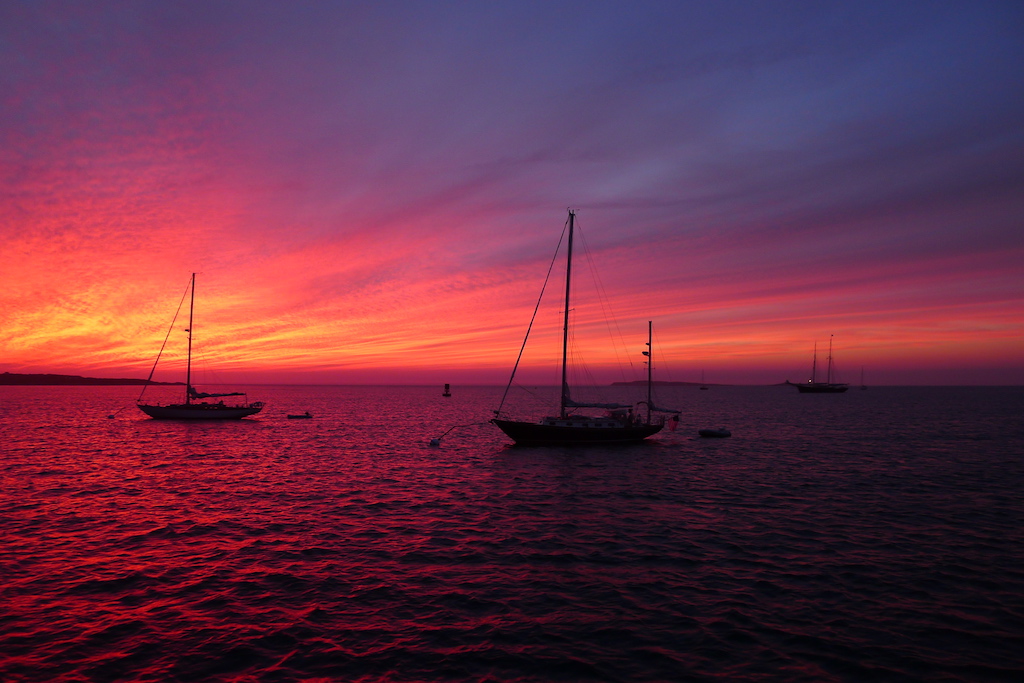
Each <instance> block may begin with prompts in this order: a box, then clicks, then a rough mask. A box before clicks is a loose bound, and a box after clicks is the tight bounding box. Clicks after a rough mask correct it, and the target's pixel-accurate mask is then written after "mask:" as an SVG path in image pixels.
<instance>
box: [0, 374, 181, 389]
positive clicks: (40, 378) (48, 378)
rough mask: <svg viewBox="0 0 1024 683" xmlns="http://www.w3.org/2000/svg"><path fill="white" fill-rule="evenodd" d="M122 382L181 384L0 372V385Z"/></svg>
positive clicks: (82, 384) (94, 384)
mask: <svg viewBox="0 0 1024 683" xmlns="http://www.w3.org/2000/svg"><path fill="white" fill-rule="evenodd" d="M123 384H136V385H139V384H182V382H153V381H150V380H145V379H110V378H106V377H79V376H78V375H49V374H46V375H29V374H25V375H23V374H19V373H15V372H4V373H0V385H9V386H10V385H20V386H32V385H35V386H58V385H80V386H101V385H123Z"/></svg>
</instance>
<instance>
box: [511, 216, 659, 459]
mask: <svg viewBox="0 0 1024 683" xmlns="http://www.w3.org/2000/svg"><path fill="white" fill-rule="evenodd" d="M575 219H576V214H575V213H574V212H573V211H569V219H568V223H569V235H568V247H567V254H566V269H565V314H564V321H563V326H562V391H561V398H560V401H559V411H558V415H555V416H552V417H545V418H542V419H541V420H539V421H536V422H524V421H518V420H508V419H502V418H501V411H502V406H501V405H499V406H498V409H497V410H495V411H494V414H495V417H494V419H492V420H491V422H492V423H493V424H494V425H496V426H497V427H498V428H499V429H501V431H503V432H505V434H506V435H507V436H508V437H509V438H511V439H512V440H513V441H515V442H516V444H518V445H523V446H540V445H571V444H600V443H629V442H637V441H642V440H643V439H646V438H647V437H649V436H651V435H653V434H657V433H658V432H659V431H661V429H662V428H663V427H664V415H661V416H660V417H661V419H660V420H658V421H655V420H654V419H653V414H654V413H655V412H661V413H674V414H675V419H676V420H678V414H679V411H675V410H665V409H662V408H657V407H655V405H654V403H653V401H652V397H651V389H652V382H651V372H652V365H653V363H652V357H651V351H652V347H651V330H652V323H651V322H648V323H647V350H646V351H644V352H643V355H644V356H646V357H647V361H646V362H647V400H646V401H641V402H639V403H637V404H636V406H633V405H631V404H621V403H580V402H577V401H574V400H573V399H572V395H571V392H570V388H569V381H568V343H569V311H570V292H571V282H572V247H573V230H574V228H575ZM538 305H539V302H538ZM535 315H536V312H535ZM531 326H532V323H531ZM527 336H529V331H527ZM523 345H524V347H525V345H526V342H525V340H524V342H523ZM521 354H522V352H521V351H520V357H521ZM518 364H519V362H518V361H516V366H518ZM513 379H515V368H513V370H512V378H510V379H509V383H508V386H507V387H506V388H505V395H506V396H507V395H508V387H510V386H511V385H512V381H513ZM504 401H505V398H504V397H502V404H504ZM641 407H643V408H644V409H645V410H644V411H641ZM577 408H602V409H605V410H606V411H607V412H606V414H605V415H604V416H600V417H595V416H590V415H583V414H576V413H575V412H573V409H577ZM641 412H645V413H646V416H641Z"/></svg>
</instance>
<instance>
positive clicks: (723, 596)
mask: <svg viewBox="0 0 1024 683" xmlns="http://www.w3.org/2000/svg"><path fill="white" fill-rule="evenodd" d="M453 392H454V395H453V396H452V397H451V398H443V397H441V395H440V389H439V388H436V387H280V386H273V387H258V388H257V387H253V388H251V393H250V395H251V396H252V397H253V398H258V399H262V400H265V401H267V403H268V408H267V410H265V411H264V413H262V414H261V415H260V416H258V419H250V420H243V421H238V422H225V423H209V424H190V423H186V422H170V421H156V420H150V419H148V418H146V417H145V416H144V415H142V414H141V413H140V412H138V411H137V410H136V409H135V408H134V406H133V404H132V402H133V399H134V397H135V395H136V390H135V389H133V388H131V387H0V542H2V544H0V549H2V553H0V582H2V583H0V680H3V681H46V680H71V681H119V680H140V681H194V680H210V681H298V680H338V681H375V680H394V681H414V680H451V681H473V680H478V681H504V680H523V681H669V680H695V681H701V680H718V681H725V680H765V681H768V680H771V681H776V680H786V681H861V680H881V681H903V680H906V681H910V680H946V681H989V680H991V681H1004V680H1005V681H1010V680H1021V676H1024V664H1022V663H1021V662H1022V657H1021V654H1020V653H1021V652H1024V531H1022V529H1024V418H1022V415H1024V390H1022V389H1019V388H995V389H983V388H871V389H869V390H868V391H856V390H854V391H850V392H849V393H847V394H842V395H831V396H830V395H802V394H798V393H796V391H795V390H793V389H792V388H791V387H758V388H738V387H736V388H728V387H715V388H713V389H712V390H711V391H706V392H704V391H697V390H696V389H695V388H675V389H672V390H662V397H661V398H660V402H662V403H666V404H672V405H677V406H680V407H682V408H683V409H684V413H683V419H682V421H681V423H680V426H679V428H678V429H677V430H676V431H674V432H669V431H667V430H666V431H664V432H662V433H661V434H659V435H657V436H656V437H655V438H653V439H651V440H650V441H649V442H647V443H644V444H641V445H634V446H626V447H621V446H620V447H614V448H610V447H599V448H598V447H595V448H591V447H587V448H514V447H510V446H509V445H508V441H507V439H506V438H505V437H504V435H502V434H501V433H500V432H498V431H497V429H495V428H493V427H491V426H490V425H479V424H475V425H474V424H472V423H480V422H483V421H485V420H486V419H487V418H488V417H490V414H491V413H490V411H491V410H492V409H493V408H494V407H495V406H496V404H497V401H498V399H499V397H500V390H499V389H496V388H483V387H458V386H456V387H453ZM553 395H554V394H553V392H550V391H543V390H541V391H540V392H539V395H538V400H540V401H542V402H543V401H545V400H546V399H547V398H549V397H552V396H553ZM304 410H310V411H311V412H312V413H313V414H314V416H315V417H314V419H312V420H288V419H286V414H287V413H298V412H302V411H304ZM115 411H116V414H115V417H114V418H113V419H108V418H107V416H108V415H109V414H111V413H115ZM453 425H469V426H464V427H459V428H456V429H454V430H452V431H451V432H450V433H448V434H446V435H445V436H444V438H443V439H442V440H441V446H440V447H437V448H435V447H431V446H430V445H429V441H430V439H431V438H435V437H439V436H441V435H442V434H443V433H444V432H445V431H446V430H447V429H448V428H449V427H452V426H453ZM719 425H724V426H727V427H729V428H730V429H731V430H732V432H733V437H732V438H730V439H712V440H708V439H700V438H697V436H696V430H697V429H698V428H701V427H713V426H719Z"/></svg>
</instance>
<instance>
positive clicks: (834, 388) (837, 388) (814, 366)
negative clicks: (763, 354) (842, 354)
mask: <svg viewBox="0 0 1024 683" xmlns="http://www.w3.org/2000/svg"><path fill="white" fill-rule="evenodd" d="M817 371H818V343H817V342H815V343H814V360H813V362H812V363H811V378H810V379H809V380H807V381H806V382H805V383H803V384H793V383H792V382H789V381H787V384H793V386H795V387H796V388H797V391H799V392H800V393H801V394H841V393H843V392H844V391H846V390H847V389H849V388H850V385H849V384H844V383H842V382H833V381H832V336H829V338H828V371H827V372H826V374H825V381H824V382H819V381H817Z"/></svg>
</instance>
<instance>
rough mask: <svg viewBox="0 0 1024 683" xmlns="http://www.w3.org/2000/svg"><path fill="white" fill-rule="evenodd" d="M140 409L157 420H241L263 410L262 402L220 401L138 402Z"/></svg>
mask: <svg viewBox="0 0 1024 683" xmlns="http://www.w3.org/2000/svg"><path fill="white" fill-rule="evenodd" d="M138 406H139V410H141V411H142V412H144V413H145V414H146V415H149V416H150V417H152V418H154V419H157V420H240V419H242V418H243V417H248V416H249V415H255V414H256V413H258V412H260V411H261V410H263V404H262V403H259V402H257V403H252V404H249V405H247V406H226V405H222V404H219V403H182V404H179V405H169V406H153V405H145V404H142V403H140V404H138Z"/></svg>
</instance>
